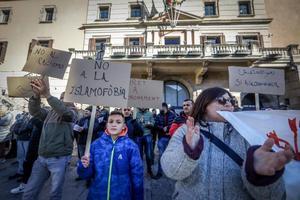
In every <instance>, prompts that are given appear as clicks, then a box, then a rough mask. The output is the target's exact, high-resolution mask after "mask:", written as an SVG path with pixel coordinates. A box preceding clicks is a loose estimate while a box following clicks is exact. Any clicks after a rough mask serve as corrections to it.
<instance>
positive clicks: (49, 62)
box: [23, 45, 72, 79]
mask: <svg viewBox="0 0 300 200" xmlns="http://www.w3.org/2000/svg"><path fill="white" fill-rule="evenodd" d="M71 55H72V54H71V53H70V52H67V51H61V50H57V49H52V48H47V47H42V46H38V45H35V46H34V47H33V49H32V52H31V54H30V56H29V59H28V60H27V62H26V63H25V66H24V68H23V71H27V72H33V73H36V74H42V75H46V76H50V77H55V78H59V79H63V77H64V74H65V71H66V69H67V66H68V63H69V60H70V58H71Z"/></svg>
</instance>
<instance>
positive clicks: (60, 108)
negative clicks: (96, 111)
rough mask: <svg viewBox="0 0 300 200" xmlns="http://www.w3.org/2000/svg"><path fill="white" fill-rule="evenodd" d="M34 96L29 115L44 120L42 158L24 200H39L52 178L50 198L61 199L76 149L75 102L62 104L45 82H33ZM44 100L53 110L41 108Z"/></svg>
mask: <svg viewBox="0 0 300 200" xmlns="http://www.w3.org/2000/svg"><path fill="white" fill-rule="evenodd" d="M31 86H32V90H33V92H34V96H33V97H31V98H30V100H29V106H28V108H29V112H30V114H31V115H32V116H33V117H37V118H39V119H40V120H42V121H44V125H43V129H42V135H41V139H40V144H39V151H38V154H39V157H38V159H37V160H36V161H35V162H34V166H33V169H32V174H31V176H30V178H29V181H28V183H27V185H26V187H25V191H24V194H23V200H27V199H37V197H38V195H39V192H40V191H41V189H42V187H43V185H44V183H45V182H46V180H47V179H48V178H49V176H50V175H51V176H52V178H51V186H52V188H51V194H50V199H61V197H62V187H63V183H64V177H65V172H66V168H67V166H68V162H69V160H70V158H71V153H72V150H73V136H72V134H73V128H72V127H73V122H74V119H75V117H76V112H75V110H74V109H72V108H71V107H72V106H73V104H72V103H66V102H63V101H62V100H63V98H64V93H63V94H62V95H61V97H60V100H59V99H57V98H56V97H53V96H51V94H50V92H49V88H48V87H47V86H46V84H45V82H44V81H43V80H40V79H37V80H33V81H32V82H31ZM41 96H42V97H45V98H46V99H47V101H48V103H49V105H50V106H51V107H52V109H51V110H50V111H47V110H45V109H42V108H41V107H40V103H41V99H40V97H41Z"/></svg>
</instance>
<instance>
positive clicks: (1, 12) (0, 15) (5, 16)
mask: <svg viewBox="0 0 300 200" xmlns="http://www.w3.org/2000/svg"><path fill="white" fill-rule="evenodd" d="M10 15H11V9H7V8H5V9H0V23H1V24H7V23H8V22H9V20H10Z"/></svg>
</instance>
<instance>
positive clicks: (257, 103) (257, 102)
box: [255, 93, 260, 110]
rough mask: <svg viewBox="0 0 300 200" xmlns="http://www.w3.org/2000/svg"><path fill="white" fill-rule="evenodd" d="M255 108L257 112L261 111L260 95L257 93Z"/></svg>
mask: <svg viewBox="0 0 300 200" xmlns="http://www.w3.org/2000/svg"><path fill="white" fill-rule="evenodd" d="M255 108H256V110H260V107H259V94H258V93H255Z"/></svg>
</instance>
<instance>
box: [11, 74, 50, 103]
mask: <svg viewBox="0 0 300 200" xmlns="http://www.w3.org/2000/svg"><path fill="white" fill-rule="evenodd" d="M33 79H41V76H22V77H7V78H6V81H7V90H8V96H9V97H20V98H25V97H32V96H33V91H32V88H31V86H30V81H31V80H33ZM44 81H45V83H46V85H48V86H49V80H48V77H44Z"/></svg>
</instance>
